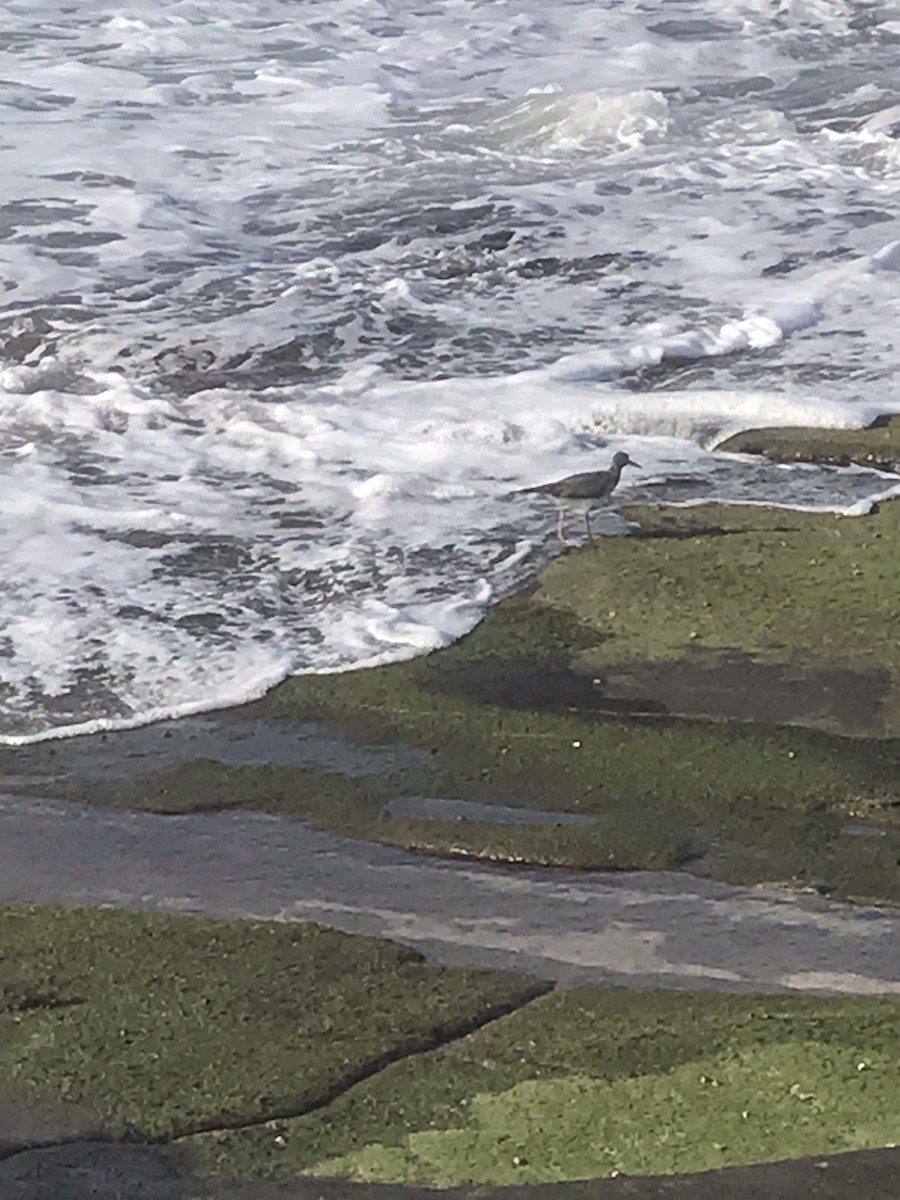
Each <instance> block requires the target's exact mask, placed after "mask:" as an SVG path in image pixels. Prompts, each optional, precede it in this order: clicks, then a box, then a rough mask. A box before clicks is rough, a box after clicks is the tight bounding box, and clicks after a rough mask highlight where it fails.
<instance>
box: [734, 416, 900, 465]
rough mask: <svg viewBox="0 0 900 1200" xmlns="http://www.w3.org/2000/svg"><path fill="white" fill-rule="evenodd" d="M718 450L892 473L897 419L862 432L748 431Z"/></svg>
mask: <svg viewBox="0 0 900 1200" xmlns="http://www.w3.org/2000/svg"><path fill="white" fill-rule="evenodd" d="M716 449H718V450H724V451H728V452H730V453H733V454H762V455H764V456H765V457H766V458H771V459H772V460H773V461H775V462H814V463H826V464H830V465H832V466H838V467H846V466H849V465H850V464H851V463H856V464H858V465H859V466H865V467H877V468H880V469H882V470H886V471H892V470H894V468H895V467H896V465H897V463H898V462H900V417H891V418H889V419H883V420H879V421H877V422H876V423H875V424H874V425H871V426H869V427H868V428H866V429H810V428H807V427H803V426H780V427H778V426H776V427H773V428H765V429H748V430H745V431H743V432H742V433H737V434H734V435H733V436H732V437H729V438H726V440H725V441H724V442H722V443H721V444H720V445H719V446H717V447H716Z"/></svg>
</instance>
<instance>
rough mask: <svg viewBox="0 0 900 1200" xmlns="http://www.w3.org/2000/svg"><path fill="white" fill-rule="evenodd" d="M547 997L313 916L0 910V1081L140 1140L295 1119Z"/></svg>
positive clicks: (517, 982)
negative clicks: (400, 1062) (412, 1057)
mask: <svg viewBox="0 0 900 1200" xmlns="http://www.w3.org/2000/svg"><path fill="white" fill-rule="evenodd" d="M542 990H545V989H544V987H543V986H542V985H535V984H534V983H533V982H532V981H529V980H527V979H521V978H513V977H511V976H508V975H503V974H501V973H498V972H490V971H467V970H450V969H445V968H440V967H434V966H430V965H428V964H426V963H425V961H424V959H423V958H422V956H421V955H419V954H418V953H417V952H415V951H413V950H409V949H406V948H403V947H401V946H397V945H395V944H393V943H390V942H385V941H380V940H377V939H374V938H367V937H355V936H351V935H347V934H342V933H337V932H335V931H333V930H328V929H322V928H320V927H318V926H315V925H309V924H296V923H291V924H285V923H279V922H271V921H270V922H264V921H233V920H232V921H225V920H212V919H208V918H201V917H189V916H186V915H167V914H158V913H156V914H154V913H134V912H117V911H110V910H90V909H63V908H50V907H29V906H24V905H8V904H6V905H0V1079H2V1080H3V1083H4V1089H7V1088H8V1089H12V1090H14V1092H15V1093H16V1095H17V1096H18V1097H19V1102H20V1103H21V1104H22V1105H23V1106H27V1105H28V1104H29V1103H32V1102H33V1103H36V1104H39V1103H40V1102H41V1100H53V1101H62V1102H65V1103H67V1104H70V1105H72V1106H73V1109H74V1110H77V1111H79V1112H90V1113H91V1114H92V1116H93V1118H94V1120H95V1122H96V1127H97V1128H100V1129H105V1130H108V1131H112V1132H116V1131H121V1130H123V1129H125V1130H131V1132H132V1133H133V1134H136V1135H138V1136H141V1137H147V1138H153V1139H158V1138H162V1139H169V1138H172V1137H176V1136H179V1135H183V1134H186V1133H190V1132H194V1131H197V1130H201V1129H209V1128H217V1127H220V1126H228V1125H240V1124H243V1123H245V1122H248V1121H256V1120H264V1119H266V1118H267V1117H273V1116H277V1115H278V1114H287V1113H296V1112H300V1111H304V1110H306V1109H308V1108H310V1107H314V1106H315V1105H317V1104H321V1103H324V1102H326V1101H327V1099H328V1098H329V1097H330V1096H331V1095H333V1094H335V1093H339V1092H340V1091H342V1090H343V1089H344V1088H346V1087H347V1086H349V1085H350V1084H351V1083H352V1082H353V1081H354V1080H357V1079H359V1078H363V1077H365V1075H366V1074H368V1073H371V1072H374V1071H378V1070H379V1069H381V1067H383V1066H384V1065H385V1064H386V1063H388V1062H391V1061H393V1060H394V1059H396V1058H400V1057H403V1056H404V1055H407V1054H411V1053H417V1052H421V1051H422V1050H424V1049H427V1048H429V1047H431V1046H434V1045H436V1044H440V1043H442V1042H444V1041H446V1040H448V1039H452V1038H454V1037H457V1036H459V1035H460V1034H461V1033H463V1032H465V1031H466V1030H468V1029H471V1028H473V1027H474V1026H476V1025H478V1024H479V1023H481V1022H483V1021H485V1020H488V1019H490V1018H492V1017H494V1016H497V1015H499V1014H501V1013H504V1012H508V1011H509V1010H510V1009H511V1008H514V1007H516V1006H517V1005H519V1004H522V1003H525V1002H526V1001H527V1000H528V999H529V998H530V997H532V996H533V995H535V994H536V992H540V991H542Z"/></svg>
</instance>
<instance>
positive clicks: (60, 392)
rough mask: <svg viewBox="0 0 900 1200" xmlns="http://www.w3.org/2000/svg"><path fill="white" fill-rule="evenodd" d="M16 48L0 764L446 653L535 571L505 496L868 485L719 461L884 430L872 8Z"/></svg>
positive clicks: (896, 250)
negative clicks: (303, 684) (813, 436)
mask: <svg viewBox="0 0 900 1200" xmlns="http://www.w3.org/2000/svg"><path fill="white" fill-rule="evenodd" d="M5 16H6V20H5V23H4V30H3V33H2V35H0V81H2V82H0V98H2V100H3V105H2V107H0V230H2V233H3V238H2V242H0V263H2V275H0V278H2V282H3V287H4V291H3V303H2V306H0V556H2V561H3V562H4V564H5V571H4V578H3V580H2V581H0V662H2V676H0V738H2V739H3V740H7V741H15V740H22V739H26V740H27V739H31V738H35V737H41V736H46V735H47V734H53V733H64V732H71V731H73V730H76V729H79V728H101V727H104V726H108V725H109V724H128V723H135V722H141V721H146V720H148V719H150V718H152V717H160V716H165V715H172V714H178V713H186V712H192V711H198V710H202V709H204V708H212V707H220V706H222V705H224V704H228V703H235V702H237V701H239V700H241V699H246V698H248V697H250V696H253V695H257V694H259V693H260V692H262V691H263V690H265V689H266V688H267V687H268V686H270V685H271V684H273V683H274V682H276V681H277V680H279V679H281V678H283V677H284V676H285V675H286V674H288V673H290V672H296V671H302V670H309V669H314V670H315V669H334V668H340V667H344V666H348V665H351V664H356V663H368V662H378V661H384V660H386V659H390V658H396V657H400V656H404V655H409V654H413V653H417V652H420V651H422V650H424V649H427V648H430V647H432V646H435V645H438V644H441V643H443V642H445V641H447V640H449V639H452V638H454V637H456V636H459V635H460V634H461V633H462V632H464V631H465V630H466V629H467V628H468V627H470V625H471V624H472V623H473V621H474V620H476V619H477V617H478V615H479V613H480V612H481V611H483V608H484V606H485V605H486V604H487V603H489V602H490V600H491V599H492V598H495V597H497V596H498V595H501V594H503V593H504V592H505V591H508V590H509V589H510V588H511V587H513V586H515V585H516V584H517V583H518V582H520V581H521V580H522V579H523V578H524V577H526V576H527V575H528V574H529V573H530V572H532V571H533V570H534V569H535V567H536V566H537V565H538V564H539V563H540V562H542V561H543V560H544V559H545V558H546V556H547V555H548V554H549V553H550V552H551V550H552V524H553V522H552V518H551V517H550V515H549V514H548V513H547V512H546V510H545V509H544V508H543V507H542V505H541V504H540V503H538V502H535V501H532V500H525V499H524V498H510V492H511V491H512V490H513V489H515V488H516V487H519V486H524V485H526V484H530V483H534V482H540V481H542V480H544V479H547V478H552V477H553V476H555V475H560V474H565V473H568V472H571V471H576V470H581V469H585V468H587V467H589V466H592V465H593V464H596V463H598V462H601V463H604V464H605V462H606V461H607V460H608V457H609V455H610V454H611V452H612V450H613V449H615V448H620V447H624V448H626V449H628V450H629V451H630V452H632V453H633V454H634V456H635V457H636V458H637V459H638V461H640V462H641V463H642V464H643V468H644V469H643V470H642V471H641V472H635V473H633V474H632V475H631V476H630V477H629V478H626V480H624V481H623V485H622V494H623V496H626V497H627V498H629V499H639V498H642V497H643V498H646V499H662V498H667V497H669V498H677V499H690V498H694V499H696V498H701V497H703V496H716V497H722V498H727V499H761V500H768V499H771V500H777V501H779V502H783V503H793V504H804V505H810V504H811V505H831V506H849V505H852V504H854V503H856V502H858V501H861V500H864V498H865V497H867V496H871V495H873V494H876V493H882V492H884V491H885V490H886V489H887V488H888V487H890V486H891V481H890V480H886V479H885V478H884V477H881V476H878V475H877V474H876V473H874V472H867V471H861V470H851V471H843V472H839V471H827V470H819V469H816V468H803V467H791V468H787V467H778V466H774V465H771V464H766V463H759V462H755V461H751V460H747V459H743V458H736V457H732V456H725V455H720V454H716V453H714V452H713V451H712V450H711V449H710V448H711V447H712V446H713V445H714V444H715V443H716V440H717V438H719V437H720V436H721V435H723V434H726V433H729V432H732V431H735V430H737V429H739V428H746V427H749V426H754V425H760V424H771V423H781V424H786V423H797V422H803V423H807V424H822V425H846V424H859V423H864V422H866V421H868V420H870V419H872V418H873V417H874V416H876V415H877V414H878V413H881V412H884V411H893V410H896V409H898V408H900V403H898V396H897V393H896V388H895V386H894V384H893V380H894V379H895V378H896V376H897V367H898V361H897V359H898V353H900V351H898V350H897V348H896V344H895V342H896V339H895V331H896V327H897V316H898V306H900V276H898V270H900V241H898V240H897V239H900V225H898V220H897V218H898V199H897V196H898V185H900V153H898V143H897V137H896V133H897V131H898V130H900V89H898V87H897V83H896V62H897V53H898V45H900V20H898V19H897V16H896V13H895V12H894V11H893V10H892V9H891V8H890V7H889V6H885V7H877V6H870V5H864V4H860V3H853V2H847V0H790V2H785V3H781V4H777V5H773V4H770V3H768V2H766V3H762V2H761V0H756V2H754V0H745V2H737V0H716V3H712V2H711V0H710V2H706V3H703V2H701V3H699V4H698V3H692V4H691V5H688V4H686V3H682V2H676V0H667V2H666V3H662V2H661V0H656V2H655V3H653V2H650V0H644V2H641V0H623V3H619V4H616V5H610V6H608V7H603V6H601V7H598V6H597V5H594V4H588V3H582V2H580V0H567V2H564V3H557V4H550V3H548V0H524V2H522V3H518V2H517V3H516V4H515V5H507V4H505V3H493V2H492V3H488V2H487V0H451V2H450V3H442V4H440V5H435V4H431V3H422V4H418V5H407V4H399V3H397V2H396V0H319V2H317V3H315V4H313V5H310V6H306V7H301V8H299V9H298V8H297V7H296V6H295V5H286V4H284V3H281V2H280V0H257V2H255V3H253V4H249V3H246V2H245V0H216V3H212V2H211V0H161V2H159V3H156V4H153V5H149V4H147V3H146V2H145V0H141V2H138V3H136V4H134V5H132V6H131V7H130V8H127V9H123V8H121V7H120V6H118V5H115V4H109V3H105V2H102V3H95V4H91V5H87V6H80V7H78V8H77V9H75V10H73V9H72V8H71V6H63V5H61V4H59V3H56V2H53V0H28V3H27V4H26V3H24V2H18V3H12V4H9V5H7V6H6V11H5ZM598 526H599V527H603V528H605V529H606V531H607V532H610V533H612V532H616V531H617V529H618V528H619V527H618V525H617V523H616V520H615V518H614V517H612V516H610V517H608V518H606V523H605V525H604V522H603V521H602V520H601V521H598Z"/></svg>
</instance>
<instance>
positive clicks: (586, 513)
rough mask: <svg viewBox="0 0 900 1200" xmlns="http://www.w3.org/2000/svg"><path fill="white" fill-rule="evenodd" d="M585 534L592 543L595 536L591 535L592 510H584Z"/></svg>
mask: <svg viewBox="0 0 900 1200" xmlns="http://www.w3.org/2000/svg"><path fill="white" fill-rule="evenodd" d="M584 532H585V533H586V534H587V539H588V541H589V542H592V541H593V540H594V535H593V534H592V533H591V510H590V508H586V509H585V510H584Z"/></svg>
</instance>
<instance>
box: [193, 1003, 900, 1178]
mask: <svg viewBox="0 0 900 1200" xmlns="http://www.w3.org/2000/svg"><path fill="white" fill-rule="evenodd" d="M896 1015H897V1006H896V1002H894V1001H889V1000H858V999H853V1000H844V999H840V1000H837V999H834V1000H828V999H810V998H806V997H767V998H761V997H753V996H750V997H748V996H722V995H716V994H710V993H628V992H625V991H622V990H617V989H603V988H595V987H582V988H577V989H574V990H572V991H569V992H562V993H555V994H553V995H551V996H547V997H544V998H543V999H540V1000H538V1001H535V1002H534V1003H533V1004H531V1005H529V1006H528V1007H527V1008H524V1009H521V1010H519V1011H518V1012H516V1013H513V1014H511V1015H509V1016H507V1017H504V1018H502V1019H500V1020H498V1021H495V1022H492V1023H491V1024H490V1025H488V1026H485V1027H483V1028H482V1029H480V1030H478V1031H476V1032H474V1033H473V1034H470V1035H469V1036H468V1037H466V1038H464V1039H462V1040H460V1041H459V1042H456V1043H454V1044H453V1045H452V1046H449V1047H445V1048H442V1049H441V1050H438V1051H436V1052H434V1053H430V1054H427V1055H422V1056H417V1057H415V1058H410V1059H407V1060H404V1061H403V1062H402V1063H396V1064H394V1065H392V1066H390V1067H388V1068H387V1069H386V1070H385V1071H383V1072H381V1073H380V1074H379V1075H378V1076H376V1077H373V1078H372V1079H369V1080H367V1081H365V1082H364V1083H361V1084H360V1085H358V1086H357V1087H354V1088H352V1089H351V1090H349V1091H348V1092H346V1093H345V1094H343V1095H342V1096H340V1097H338V1098H336V1099H335V1100H334V1101H333V1102H332V1104H330V1105H328V1106H327V1107H326V1108H324V1109H322V1110H320V1111H318V1112H316V1113H311V1114H308V1115H307V1116H304V1117H300V1118H297V1119H295V1120H291V1121H279V1122H271V1123H268V1124H266V1125H263V1126H260V1127H257V1128H254V1129H246V1130H240V1131H225V1132H221V1133H215V1134H210V1135H208V1136H203V1137H200V1138H197V1139H192V1144H193V1145H194V1146H195V1147H196V1149H197V1150H198V1152H199V1153H200V1154H201V1156H202V1159H203V1161H204V1162H205V1163H206V1166H207V1168H208V1169H211V1170H213V1171H215V1172H218V1173H222V1174H226V1175H228V1174H240V1175H243V1176H248V1175H254V1174H269V1173H283V1172H298V1171H306V1172H309V1173H314V1174H340V1175H352V1176H354V1177H356V1178H362V1179H368V1180H382V1181H394V1182H406V1183H417V1184H421V1185H428V1186H446V1185H451V1184H456V1183H460V1182H463V1181H466V1182H468V1181H471V1182H475V1183H485V1184H488V1183H493V1184H509V1183H514V1182H536V1181H555V1180H562V1179H573V1178H590V1177H599V1176H604V1175H611V1174H614V1173H616V1172H622V1173H641V1174H656V1173H666V1172H675V1171H687V1170H708V1169H711V1168H714V1167H720V1166H723V1165H726V1164H732V1163H750V1162H759V1161H764V1160H766V1159H772V1158H780V1157H788V1156H793V1155H801V1154H820V1153H825V1152H834V1151H836V1150H845V1149H853V1148H858V1147H870V1146H879V1145H886V1144H891V1143H893V1142H895V1141H896V1139H897V1134H898V1132H900V1126H898V1118H897V1115H896V1114H897V1111H898V1107H900V1105H898V1100H900V1095H898V1093H900V1081H898V1078H897V1075H896V1070H895V1065H896V1061H897V1057H898V1050H900V1044H898V1043H900V1030H898V1026H897V1021H896Z"/></svg>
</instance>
